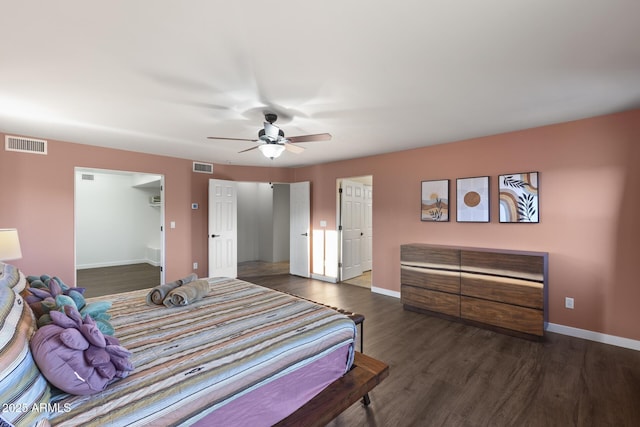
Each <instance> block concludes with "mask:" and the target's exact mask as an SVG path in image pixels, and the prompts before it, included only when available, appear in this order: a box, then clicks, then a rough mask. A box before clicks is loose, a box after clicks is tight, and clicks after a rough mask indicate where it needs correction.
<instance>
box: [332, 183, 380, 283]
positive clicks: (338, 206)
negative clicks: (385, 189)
mask: <svg viewBox="0 0 640 427" xmlns="http://www.w3.org/2000/svg"><path fill="white" fill-rule="evenodd" d="M345 180H353V181H360V182H363V183H364V184H365V186H367V185H369V186H370V190H371V194H372V195H373V175H363V176H355V177H343V178H337V179H336V224H337V226H336V229H337V231H338V239H337V246H338V247H337V254H338V263H337V266H336V267H337V271H338V277H337V281H338V282H341V281H343V280H348V279H343V278H342V277H341V274H342V267H341V264H342V257H343V250H342V230H341V229H340V227H341V212H340V210H341V201H340V186H341V184H342V182H343V181H345ZM369 213H370V221H371V230H370V233H371V239H370V242H372V241H373V196H372V197H371V211H370V212H369ZM365 234H366V231H365ZM365 237H366V236H365ZM371 244H372V245H373V243H371ZM363 250H364V249H363ZM369 250H370V249H369V248H367V249H366V251H369ZM371 262H372V265H373V259H371ZM371 267H372V266H371ZM364 271H366V270H364ZM372 287H373V283H372Z"/></svg>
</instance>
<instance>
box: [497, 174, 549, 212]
mask: <svg viewBox="0 0 640 427" xmlns="http://www.w3.org/2000/svg"><path fill="white" fill-rule="evenodd" d="M498 187H499V191H500V222H536V223H537V222H540V217H539V206H538V172H526V173H512V174H509V175H500V177H499V182H498Z"/></svg>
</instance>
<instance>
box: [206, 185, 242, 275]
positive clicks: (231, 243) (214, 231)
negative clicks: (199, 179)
mask: <svg viewBox="0 0 640 427" xmlns="http://www.w3.org/2000/svg"><path fill="white" fill-rule="evenodd" d="M237 216H238V196H237V188H236V183H235V182H233V181H225V180H221V179H210V180H209V277H218V276H224V277H234V278H235V277H237V276H238V228H237Z"/></svg>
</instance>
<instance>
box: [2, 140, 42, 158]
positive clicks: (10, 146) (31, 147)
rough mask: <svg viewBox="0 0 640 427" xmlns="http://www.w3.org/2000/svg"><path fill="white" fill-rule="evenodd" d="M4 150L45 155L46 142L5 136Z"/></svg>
mask: <svg viewBox="0 0 640 427" xmlns="http://www.w3.org/2000/svg"><path fill="white" fill-rule="evenodd" d="M4 149H5V150H6V151H19V152H21V153H34V154H47V141H45V140H42V139H33V138H22V137H19V136H9V135H6V136H5V137H4Z"/></svg>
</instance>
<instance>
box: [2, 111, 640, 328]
mask: <svg viewBox="0 0 640 427" xmlns="http://www.w3.org/2000/svg"><path fill="white" fill-rule="evenodd" d="M31 136H34V137H43V136H42V135H31ZM3 137H4V135H2V134H0V138H3ZM44 137H45V138H46V135H45V136H44ZM638 140H640V110H634V111H630V112H626V113H620V114H614V115H609V116H602V117H596V118H592V119H587V120H580V121H575V122H570V123H564V124H559V125H554V126H546V127H541V128H536V129H529V130H523V131H519V132H512V133H508V134H502V135H496V136H490V137H485V138H478V139H474V140H468V141H461V142H457V143H452V144H443V145H438V146H433V147H425V148H422V149H416V150H410V151H403V152H397V153H391V154H386V155H380V156H373V157H368V158H362V159H355V160H349V161H343V162H335V163H330V164H323V165H316V166H311V167H304V168H297V169H281V168H252V167H240V166H230V165H215V166H214V176H213V177H215V178H221V179H230V180H238V181H256V182H268V181H273V182H294V181H304V180H309V181H311V193H312V201H311V207H312V226H313V227H314V228H319V225H320V220H326V221H327V222H328V227H327V228H328V229H332V228H335V218H336V195H335V188H336V179H338V178H345V177H352V176H360V175H373V187H374V202H373V227H374V239H373V281H374V283H373V284H374V286H376V287H379V288H384V289H388V290H391V291H399V289H400V273H399V271H400V265H399V259H400V245H401V244H402V243H408V242H426V243H439V244H452V245H465V246H479V247H492V248H508V249H523V250H536V251H546V252H549V254H550V258H549V270H550V280H549V321H550V322H552V323H556V324H561V325H567V326H573V327H576V328H581V329H587V330H592V331H596V332H602V333H607V334H611V335H616V336H620V337H626V338H631V339H636V340H638V339H640V330H638V328H637V327H636V325H637V324H639V323H640V314H639V313H640V312H638V311H637V310H636V309H635V302H636V301H638V300H640V287H639V286H637V280H636V279H635V274H634V269H633V267H634V265H635V263H636V259H637V251H635V247H634V246H632V245H633V244H634V243H637V242H638V237H639V236H640V225H638V221H637V220H635V217H637V212H639V211H640V198H639V197H638V194H639V192H638V188H640V172H639V171H640V169H638V168H637V163H638V160H640V149H639V148H638V147H639V146H640V145H639V144H637V142H636V141H638ZM76 166H83V167H95V168H103V169H116V170H127V171H140V172H148V173H156V174H163V175H164V176H165V184H166V188H165V214H166V221H176V224H177V228H176V229H174V230H172V229H168V230H167V234H166V274H167V275H166V277H167V279H169V280H171V279H173V278H175V277H180V276H181V275H184V274H187V273H189V272H190V271H191V264H192V262H194V261H197V262H198V263H199V264H200V269H199V271H197V273H198V274H200V275H205V274H206V268H207V267H206V264H207V210H206V204H207V183H208V179H209V178H211V177H212V176H211V175H207V174H197V173H192V172H191V161H188V160H183V159H175V158H169V157H162V156H152V155H147V154H140V153H133V152H124V151H120V150H110V149H103V148H97V147H92V146H87V145H80V144H71V143H65V142H57V141H50V145H49V155H47V156H39V155H28V154H21V153H12V152H6V151H1V150H0V184H1V188H2V189H3V190H4V191H3V193H2V205H1V207H0V228H4V227H17V228H18V229H19V231H20V239H21V244H22V250H23V258H22V259H21V260H18V261H16V262H15V264H16V265H18V266H19V267H20V268H22V269H23V270H24V271H25V272H26V273H27V274H41V273H49V274H57V275H60V276H61V277H62V278H63V280H65V281H67V282H68V283H73V277H74V247H73V245H74V243H73V242H74V237H73V230H74V229H73V192H74V189H73V188H74V178H73V171H74V167H76ZM527 171H538V172H540V223H539V224H500V223H498V196H497V176H498V175H499V174H503V173H515V172H527ZM481 175H489V176H490V177H491V210H492V213H491V223H489V224H473V223H457V222H456V221H455V214H454V212H455V209H456V204H455V179H456V178H463V177H471V176H481ZM446 178H448V179H450V180H451V190H452V191H451V194H450V199H451V212H452V215H451V216H452V219H451V221H450V222H448V223H428V222H422V221H420V182H421V181H423V180H430V179H446ZM7 189H11V190H10V194H9V192H8V191H7ZM192 202H197V203H199V204H200V206H201V207H202V208H201V209H199V210H197V211H192V210H191V207H190V206H191V203H192ZM565 296H571V297H574V298H575V309H574V310H568V309H565V308H564V305H563V303H564V297H565Z"/></svg>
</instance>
